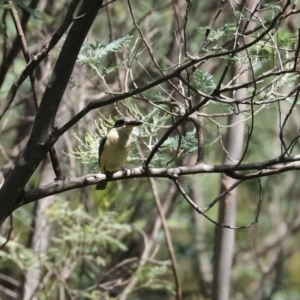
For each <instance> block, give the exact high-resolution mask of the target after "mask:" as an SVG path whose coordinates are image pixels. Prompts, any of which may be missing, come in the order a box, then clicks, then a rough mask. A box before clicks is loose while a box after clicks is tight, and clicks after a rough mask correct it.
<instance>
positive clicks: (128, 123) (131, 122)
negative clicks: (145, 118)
mask: <svg viewBox="0 0 300 300" xmlns="http://www.w3.org/2000/svg"><path fill="white" fill-rule="evenodd" d="M142 124H143V122H140V121H135V120H129V121H127V122H126V125H129V126H140V125H142Z"/></svg>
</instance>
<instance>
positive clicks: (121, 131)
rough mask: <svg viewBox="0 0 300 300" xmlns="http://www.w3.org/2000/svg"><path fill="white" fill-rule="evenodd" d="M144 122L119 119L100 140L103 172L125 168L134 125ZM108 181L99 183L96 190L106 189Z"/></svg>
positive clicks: (124, 118)
mask: <svg viewBox="0 0 300 300" xmlns="http://www.w3.org/2000/svg"><path fill="white" fill-rule="evenodd" d="M141 124H143V122H140V121H136V120H132V119H130V118H127V117H121V118H120V119H118V120H117V121H116V123H115V125H114V127H113V128H112V129H111V130H110V131H109V132H108V134H107V135H105V136H104V137H103V138H102V140H101V141H100V145H99V166H100V168H101V172H102V173H106V174H108V173H109V172H116V171H119V170H121V169H123V168H124V165H125V162H126V160H127V156H128V153H129V151H130V145H131V133H132V130H133V127H135V126H139V125H141ZM106 184H107V182H106V181H101V182H99V183H98V184H97V186H96V190H104V189H105V188H106Z"/></svg>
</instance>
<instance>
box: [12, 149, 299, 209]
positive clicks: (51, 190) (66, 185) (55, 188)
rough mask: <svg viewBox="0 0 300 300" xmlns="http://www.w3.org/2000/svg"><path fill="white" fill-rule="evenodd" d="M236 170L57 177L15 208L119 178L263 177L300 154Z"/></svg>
mask: <svg viewBox="0 0 300 300" xmlns="http://www.w3.org/2000/svg"><path fill="white" fill-rule="evenodd" d="M287 163H289V164H287ZM278 164H281V165H278ZM271 167H272V168H271ZM267 168H269V169H267ZM233 169H234V165H206V164H197V165H192V166H181V167H176V168H149V169H147V170H145V169H144V168H143V167H138V168H134V169H129V170H128V172H127V173H126V174H124V172H123V171H118V172H115V173H113V174H111V176H109V178H106V175H105V174H87V175H84V176H80V177H76V178H66V179H65V180H56V181H53V182H52V183H49V184H47V185H44V186H41V187H39V188H36V189H32V190H29V191H26V192H25V193H24V196H23V199H22V201H20V202H18V203H16V204H15V206H14V207H13V209H16V208H18V207H20V206H22V205H25V204H27V203H31V202H33V201H36V200H39V199H41V198H44V197H47V196H50V195H55V194H59V193H62V192H65V191H69V190H73V189H76V188H82V187H85V186H89V185H95V184H97V183H99V182H100V181H117V180H121V179H132V178H150V177H157V178H169V179H172V180H174V178H178V177H179V176H184V175H191V174H200V173H225V174H226V175H227V176H229V177H231V178H234V179H241V180H249V179H254V178H260V177H264V176H271V175H276V174H279V173H283V172H287V171H291V170H300V155H296V156H293V157H278V158H275V159H271V160H268V161H264V162H258V163H250V164H240V165H239V166H238V168H236V171H247V170H248V171H251V170H260V171H258V172H254V173H250V174H246V175H240V174H238V173H237V172H236V171H235V172H233V171H232V170H233Z"/></svg>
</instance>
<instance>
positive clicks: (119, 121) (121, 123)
mask: <svg viewBox="0 0 300 300" xmlns="http://www.w3.org/2000/svg"><path fill="white" fill-rule="evenodd" d="M124 124H125V122H124V120H118V121H117V122H116V123H115V126H114V127H122V126H123V125H124Z"/></svg>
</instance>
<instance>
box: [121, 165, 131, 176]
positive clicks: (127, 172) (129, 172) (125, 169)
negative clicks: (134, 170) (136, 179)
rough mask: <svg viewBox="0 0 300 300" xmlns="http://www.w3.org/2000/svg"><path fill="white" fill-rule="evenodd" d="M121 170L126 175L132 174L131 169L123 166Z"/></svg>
mask: <svg viewBox="0 0 300 300" xmlns="http://www.w3.org/2000/svg"><path fill="white" fill-rule="evenodd" d="M121 170H122V172H123V174H124V175H125V176H129V175H131V169H127V168H124V167H123V168H122V169H121Z"/></svg>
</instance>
